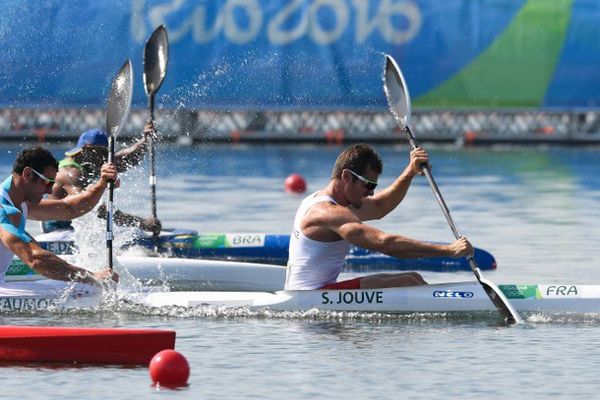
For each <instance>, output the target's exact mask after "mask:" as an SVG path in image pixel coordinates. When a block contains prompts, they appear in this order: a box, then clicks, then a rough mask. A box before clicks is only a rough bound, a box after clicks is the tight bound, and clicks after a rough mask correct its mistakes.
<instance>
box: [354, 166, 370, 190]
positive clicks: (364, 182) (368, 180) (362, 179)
mask: <svg viewBox="0 0 600 400" xmlns="http://www.w3.org/2000/svg"><path fill="white" fill-rule="evenodd" d="M348 171H350V173H351V174H352V175H354V176H355V177H356V178H358V180H360V181H361V182H362V183H363V185H364V186H365V189H367V190H375V188H376V187H377V182H375V181H372V180H370V179H367V178H365V177H364V176H362V175H359V174H357V173H356V172H354V171H352V170H351V169H349V170H348Z"/></svg>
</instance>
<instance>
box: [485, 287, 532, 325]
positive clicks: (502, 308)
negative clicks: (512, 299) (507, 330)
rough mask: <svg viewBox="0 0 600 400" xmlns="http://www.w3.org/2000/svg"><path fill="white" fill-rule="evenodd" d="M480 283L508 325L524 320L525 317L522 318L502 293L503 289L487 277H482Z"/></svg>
mask: <svg viewBox="0 0 600 400" xmlns="http://www.w3.org/2000/svg"><path fill="white" fill-rule="evenodd" d="M479 283H481V286H483V290H485V292H486V293H487V295H488V297H489V298H490V300H492V303H494V305H495V306H496V308H497V309H498V311H499V312H500V314H501V315H502V317H503V318H504V321H505V322H506V323H507V324H508V325H514V324H520V323H521V322H523V319H522V318H521V316H520V315H519V313H518V312H517V311H516V310H515V309H514V308H513V307H512V306H511V305H510V303H509V302H508V299H507V298H506V296H505V295H504V293H502V291H500V289H499V288H498V287H497V286H496V285H494V284H493V283H492V282H490V281H488V280H487V279H484V278H483V277H480V279H479Z"/></svg>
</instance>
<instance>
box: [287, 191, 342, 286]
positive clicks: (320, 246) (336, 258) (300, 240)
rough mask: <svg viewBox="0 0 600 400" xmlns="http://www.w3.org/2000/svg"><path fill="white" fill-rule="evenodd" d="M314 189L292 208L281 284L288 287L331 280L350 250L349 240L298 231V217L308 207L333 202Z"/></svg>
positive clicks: (305, 211)
mask: <svg viewBox="0 0 600 400" xmlns="http://www.w3.org/2000/svg"><path fill="white" fill-rule="evenodd" d="M317 193H318V192H316V193H313V194H311V195H310V196H308V197H307V198H305V199H304V200H303V201H302V203H301V204H300V208H298V211H297V212H296V218H295V219H294V229H293V231H292V235H291V236H290V247H289V259H288V266H287V274H286V279H285V288H286V289H289V290H313V289H320V288H321V287H323V286H324V285H327V284H330V283H335V282H336V280H337V277H338V275H339V274H340V271H341V270H342V268H343V267H344V259H345V258H346V255H347V254H348V251H349V250H350V243H348V242H347V241H345V240H338V241H335V242H319V241H316V240H313V239H310V238H308V237H306V236H305V235H304V233H302V229H301V228H300V227H301V222H302V218H304V215H305V214H306V213H307V212H308V210H309V209H310V207H312V206H313V205H315V204H317V203H323V202H330V203H334V204H337V203H336V201H335V200H334V199H333V198H332V197H331V196H317Z"/></svg>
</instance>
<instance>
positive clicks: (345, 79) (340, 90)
mask: <svg viewBox="0 0 600 400" xmlns="http://www.w3.org/2000/svg"><path fill="white" fill-rule="evenodd" d="M599 21H600V3H599V2H597V1H595V0H493V1H490V0H447V1H440V0H418V1H416V0H414V1H413V0H269V1H260V0H210V1H209V0H204V1H203V0H169V1H166V0H164V1H160V0H128V1H125V0H107V1H101V2H98V1H96V2H92V1H89V2H71V1H60V0H48V1H30V0H6V1H5V2H4V3H3V7H2V9H1V10H0V43H1V46H2V47H1V48H2V57H1V58H0V106H3V107H15V108H17V107H48V108H59V107H63V108H68V107H75V108H79V107H101V106H103V105H104V102H105V101H106V97H107V94H108V90H109V85H110V80H111V78H112V77H113V76H114V73H115V71H117V70H118V68H119V66H120V65H121V64H122V63H123V60H124V59H126V58H127V57H130V58H131V59H132V60H133V62H134V71H135V79H136V82H135V97H134V106H137V107H144V106H145V104H146V96H145V94H144V91H143V88H142V79H141V73H142V52H143V47H144V44H145V41H146V40H147V39H148V37H149V36H150V34H151V33H152V31H153V30H154V28H155V27H157V26H159V25H161V24H164V25H165V26H166V28H167V30H168V33H169V39H170V58H169V66H168V73H167V77H166V80H165V82H164V85H163V87H162V88H161V92H160V100H159V102H160V103H161V106H164V107H168V108H181V107H183V108H190V109H214V110H249V109H251V110H278V109H280V110H384V109H385V108H386V102H385V98H384V96H383V91H382V78H381V73H382V69H383V56H382V53H390V54H392V55H393V56H394V57H395V58H396V60H397V61H398V62H399V64H400V66H401V67H402V69H403V71H404V73H405V75H406V78H407V80H408V84H409V87H410V89H411V94H412V97H413V99H414V102H415V106H417V107H433V108H448V107H451V108H473V107H474V108H521V107H526V108H532V107H533V108H561V109H573V108H595V107H598V106H599V105H600V68H598V65H599V63H600V41H599V40H598V38H599V37H600V23H599Z"/></svg>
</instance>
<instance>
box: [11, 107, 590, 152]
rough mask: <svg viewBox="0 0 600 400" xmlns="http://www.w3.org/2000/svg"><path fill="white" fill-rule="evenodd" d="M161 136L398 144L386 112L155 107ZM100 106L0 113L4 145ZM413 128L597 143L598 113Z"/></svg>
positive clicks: (448, 118)
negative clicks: (168, 108) (5, 142)
mask: <svg viewBox="0 0 600 400" xmlns="http://www.w3.org/2000/svg"><path fill="white" fill-rule="evenodd" d="M156 116H157V121H156V123H157V127H158V129H159V132H160V136H161V139H162V140H164V141H176V142H180V143H202V142H242V141H243V142H282V143H285V142H315V143H323V142H325V143H344V142H357V141H388V142H394V141H401V140H403V139H404V135H403V133H402V132H401V131H400V130H399V129H398V128H397V126H396V123H395V121H394V119H393V117H392V115H391V114H390V113H389V112H357V111H231V112H229V111H207V110H184V109H181V110H158V111H157V113H156ZM105 118H106V116H105V111H104V110H103V109H59V110H39V109H3V110H0V140H17V141H21V140H35V141H39V142H57V141H75V140H77V137H78V136H79V134H80V133H81V132H84V131H86V130H88V129H91V128H103V127H104V126H105ZM147 120H148V112H147V110H133V111H132V112H131V114H130V116H129V119H128V121H127V125H126V126H125V128H124V130H123V133H122V134H121V135H122V137H123V138H131V139H134V138H136V137H138V135H140V134H141V132H142V130H143V127H144V125H145V124H146V122H147ZM411 126H412V128H413V132H415V135H416V136H417V137H418V138H419V139H420V140H421V141H430V142H457V143H467V144H468V143H485V142H509V143H510V142H515V143H518V142H562V143H569V142H587V141H590V142H595V141H598V142H600V112H598V111H590V110H586V111H581V112H575V111H540V110H502V111H498V110H496V111H493V110H468V111H456V110H452V111H448V110H415V111H413V115H412V120H411Z"/></svg>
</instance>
